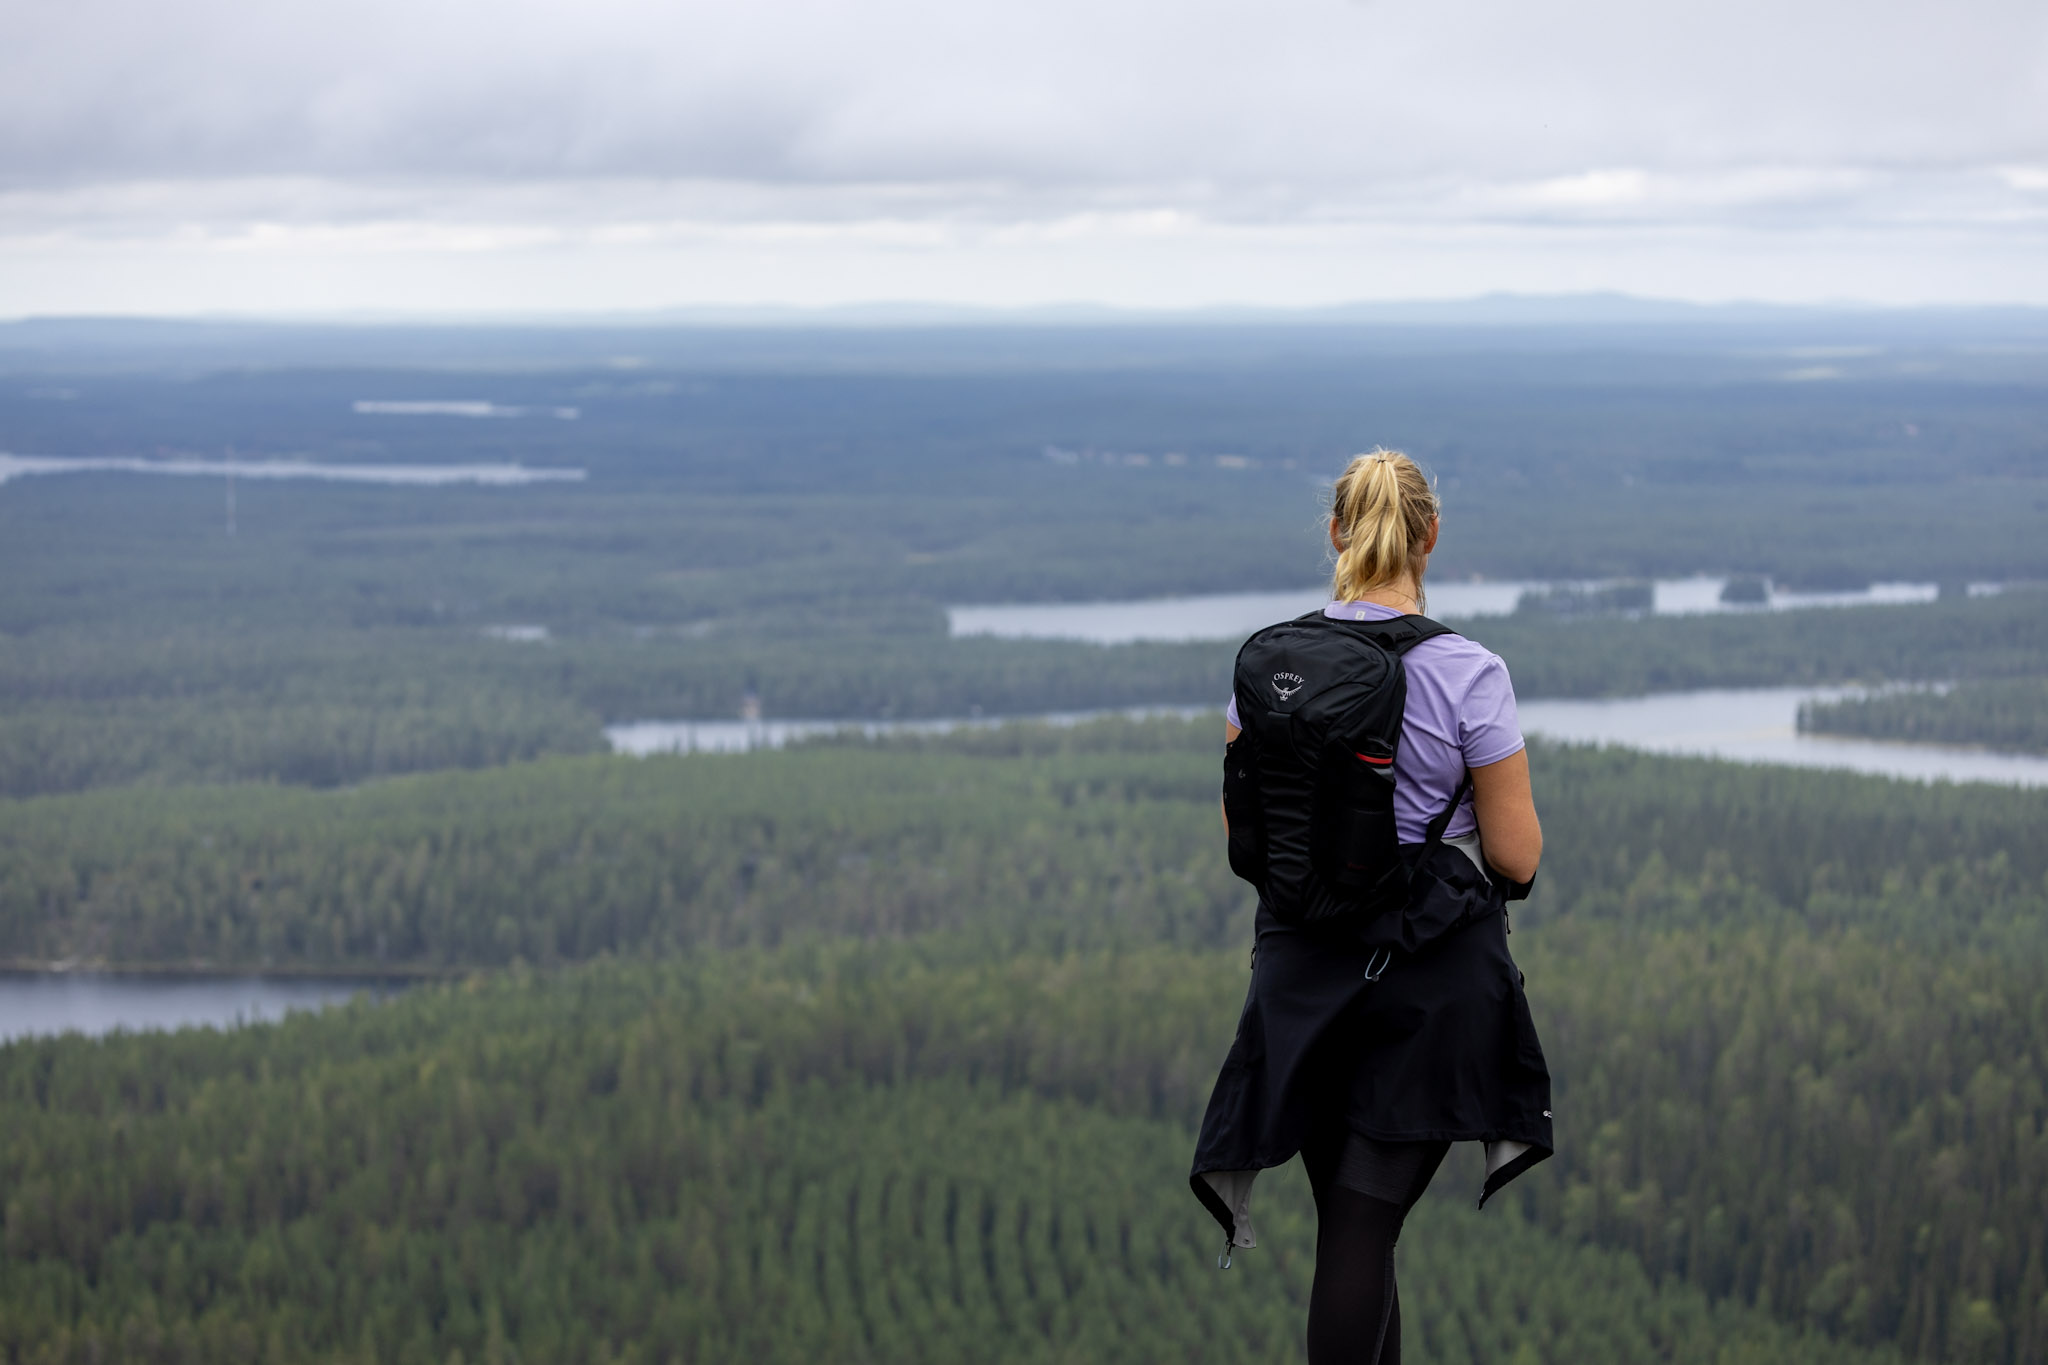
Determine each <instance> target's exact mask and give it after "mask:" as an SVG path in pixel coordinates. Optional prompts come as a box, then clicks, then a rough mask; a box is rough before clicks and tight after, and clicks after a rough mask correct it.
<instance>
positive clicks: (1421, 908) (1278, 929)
mask: <svg viewBox="0 0 2048 1365" xmlns="http://www.w3.org/2000/svg"><path fill="white" fill-rule="evenodd" d="M1403 853H1404V855H1405V856H1408V857H1410V858H1411V859H1413V860H1414V867H1413V886H1414V895H1413V897H1412V898H1411V901H1410V904H1409V908H1408V910H1407V911H1406V912H1405V913H1398V914H1390V915H1382V916H1380V917H1378V918H1377V919H1375V920H1374V921H1372V922H1371V923H1369V924H1367V925H1366V926H1364V927H1363V928H1356V929H1341V930H1338V929H1317V928H1299V927H1289V926H1287V925H1283V924H1281V923H1280V922H1279V921H1278V920H1277V919H1276V918H1275V917H1274V916H1273V915H1272V913H1271V911H1270V910H1269V909H1268V908H1267V907H1266V906H1265V905H1264V904H1263V903H1262V904H1261V905H1260V907H1259V915H1258V921H1257V946H1256V948H1255V950H1254V952H1253V958H1252V982H1251V988H1250V990H1249V991H1248V993H1247V994H1246V996H1245V1002H1244V1012H1243V1014H1242V1015H1241V1016H1240V1017H1239V1019H1238V1025H1237V1037H1236V1039H1235V1041H1233V1042H1232V1043H1231V1046H1230V1053H1229V1055H1228V1056H1227V1057H1226V1058H1225V1059H1224V1062H1223V1070H1222V1072H1221V1073H1220V1074H1219V1075H1218V1076H1217V1078H1216V1087H1215V1089H1214V1091H1213V1092H1212V1093H1211V1094H1210V1097H1209V1107H1208V1111H1207V1113H1206V1114H1205V1115H1204V1116H1203V1119H1202V1132H1201V1137H1200V1139H1199V1140H1198V1141H1197V1143H1196V1146H1195V1161H1194V1170H1193V1172H1192V1174H1191V1175H1190V1177H1189V1183H1190V1184H1191V1185H1192V1186H1193V1188H1194V1191H1195V1194H1196V1196H1197V1197H1198V1198H1199V1199H1201V1201H1202V1203H1203V1205H1204V1206H1205V1207H1207V1208H1208V1210H1209V1211H1210V1213H1212V1214H1214V1215H1215V1217H1216V1220H1217V1221H1218V1222H1219V1223H1221V1224H1222V1225H1223V1231H1224V1235H1225V1236H1226V1238H1227V1239H1228V1244H1229V1246H1236V1247H1249V1246H1256V1245H1257V1239H1256V1237H1255V1236H1254V1234H1253V1232H1252V1227H1251V1219H1250V1197H1251V1185H1252V1181H1253V1179H1254V1178H1255V1177H1256V1176H1257V1174H1258V1173H1259V1172H1260V1171H1262V1170H1265V1169H1267V1168H1269V1167H1273V1166H1279V1165H1281V1164H1283V1163H1285V1162H1286V1161H1288V1160H1289V1159H1291V1158H1292V1157H1293V1156H1294V1155H1295V1154H1296V1153H1297V1152H1299V1151H1300V1150H1301V1148H1302V1146H1303V1144H1304V1142H1305V1141H1306V1139H1307V1138H1308V1136H1309V1134H1310V1133H1311V1132H1315V1131H1319V1130H1321V1129H1322V1128H1323V1126H1324V1125H1339V1126H1343V1127H1348V1128H1350V1129H1351V1130H1353V1131H1355V1132H1358V1133H1361V1134H1363V1135H1365V1136H1366V1137H1369V1138H1374V1139H1377V1140H1379V1141H1382V1142H1422V1141H1450V1142H1482V1143H1485V1144H1486V1146H1487V1163H1486V1165H1487V1174H1486V1182H1485V1185H1484V1188H1483V1189H1482V1191H1481V1193H1480V1197H1479V1202H1480V1204H1481V1205H1484V1204H1485V1202H1486V1200H1487V1199H1488V1198H1490V1197H1491V1196H1492V1195H1493V1194H1494V1193H1495V1192H1496V1191H1497V1190H1499V1189H1500V1188H1501V1186H1503V1185H1505V1184H1506V1183H1507V1182H1508V1181H1510V1180H1512V1179H1514V1178H1515V1177H1516V1176H1517V1175H1520V1174H1521V1173H1522V1172H1523V1171H1525V1170H1527V1169H1529V1168H1530V1167H1531V1166H1534V1165H1535V1164H1536V1163H1537V1162H1539V1161H1542V1160H1543V1159H1544V1158H1546V1157H1548V1156H1549V1155H1550V1154H1551V1151H1552V1146H1551V1119H1550V1071H1549V1068H1548V1067H1547V1066H1546V1065H1545V1063H1544V1060H1543V1049H1542V1046H1541V1044H1540V1043H1539V1042H1538V1041H1537V1038H1536V1028H1535V1025H1534V1024H1533V1023H1532V1022H1531V1021H1530V1018H1529V1006H1528V1002H1527V1000H1526V999H1524V997H1523V980H1522V974H1521V972H1520V971H1519V970H1518V969H1517V968H1516V966H1515V964H1514V960H1513V959H1512V958H1511V957H1509V956H1508V949H1507V914H1506V908H1507V907H1506V898H1505V897H1506V893H1505V891H1504V889H1503V887H1502V886H1501V885H1499V884H1498V883H1497V882H1496V881H1495V880H1494V879H1493V878H1491V877H1489V876H1488V875H1487V874H1486V873H1485V872H1484V871H1483V870H1482V867H1481V859H1480V858H1479V856H1478V853H1477V847H1476V841H1473V840H1469V839H1465V840H1452V841H1448V842H1445V843H1440V844H1434V845H1433V846H1432V845H1407V846H1404V848H1403ZM1226 1255H1227V1248H1226Z"/></svg>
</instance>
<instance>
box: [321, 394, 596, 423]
mask: <svg viewBox="0 0 2048 1365" xmlns="http://www.w3.org/2000/svg"><path fill="white" fill-rule="evenodd" d="M353 411H355V412H358V413H363V414H367V415H369V416H373V417H553V418H555V419H557V420H558V421H563V422H573V421H575V420H576V419H577V418H578V417H580V416H582V415H583V413H582V409H580V408H557V407H539V408H533V407H513V406H509V405H507V404H504V403H486V402H482V401H480V400H478V399H474V398H429V399H416V398H358V399H357V400H356V401H355V406H354V409H353Z"/></svg>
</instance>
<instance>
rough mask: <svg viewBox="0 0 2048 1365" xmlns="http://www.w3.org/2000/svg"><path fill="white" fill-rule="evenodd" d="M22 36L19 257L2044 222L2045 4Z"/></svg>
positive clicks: (1475, 5)
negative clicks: (86, 252)
mask: <svg viewBox="0 0 2048 1365" xmlns="http://www.w3.org/2000/svg"><path fill="white" fill-rule="evenodd" d="M9 20H10V22H9V28H10V33H9V41H8V42H7V43H6V44H0V252H4V251H12V252H16V253H17V254H18V253H20V252H24V251H29V252H40V251H50V250H60V251H68V250H71V249H73V248H79V249H83V248H84V247H90V246H92V245H93V244H101V245H106V244H115V243H120V242H123V241H145V240H146V241H148V242H151V243H154V244H157V245H164V244H174V245H175V244H179V243H182V244H184V245H186V246H189V247H190V248H191V249H193V250H198V251H208V252H222V251H229V252H233V251H240V252H251V253H261V252H265V251H269V252H273V253H275V252H279V251H287V250H289V251H314V250H332V251H340V252H354V253H367V254H376V253H380V252H381V253H394V252H427V253H432V252H453V253H490V252H506V251H530V250H553V249H560V250H592V251H594V250H612V249H625V248H635V249H638V248H649V247H655V246H660V245H663V244H667V245H670V246H676V245H678V244H680V245H684V246H688V245H691V244H702V243H719V244H723V245H725V246H730V247H734V248H735V249H737V248H738V247H742V246H744V247H747V248H748V249H752V248H754V247H764V248H765V247H787V246H792V245H801V244H803V243H806V242H809V243H814V244H815V243H829V244H831V245H833V246H834V248H835V249H836V248H837V247H839V246H858V247H862V248H863V249H868V250H873V251H886V252H903V251H919V250H971V249H979V248H982V247H987V248H995V247H1021V246H1027V245H1028V246H1030V247H1031V248H1032V249H1037V248H1038V247H1041V246H1047V245H1049V244H1051V245H1056V244H1058V243H1061V242H1068V243H1086V242H1100V241H1112V242H1119V243H1121V242H1129V241H1139V240H1179V241H1197V240H1221V239H1224V238H1232V234H1236V237H1235V238H1233V240H1238V239H1242V238H1243V236H1244V234H1247V233H1250V234H1254V235H1257V234H1264V236H1263V237H1262V238H1261V240H1264V241H1267V242H1269V243H1271V242H1275V241H1280V240H1282V239H1283V238H1285V237H1286V235H1287V234H1297V235H1299V234H1307V235H1308V236H1309V237H1314V236H1315V235H1316V234H1318V233H1320V234H1323V238H1324V239H1326V240H1332V241H1333V240H1336V239H1337V238H1342V237H1344V235H1345V234H1346V233H1350V234H1352V235H1353V237H1356V236H1357V234H1359V233H1361V232H1365V231H1366V230H1367V229H1370V230H1371V231H1372V232H1382V231H1383V230H1384V231H1391V232H1396V233H1398V232H1399V231H1401V230H1404V228H1406V227H1410V226H1413V227H1420V228H1437V229H1442V230H1444V231H1467V232H1480V233H1483V232H1486V231H1491V230H1492V229H1494V228H1500V227H1507V228H1514V229H1516V230H1521V231H1528V232H1551V231H1568V230H1577V229H1585V230H1608V229H1613V228H1616V227H1617V226H1625V225H1635V226H1638V227H1662V228H1668V229H1672V230H1681V229H1682V230H1694V229H1700V228H1712V227H1716V226H1719V227H1724V228H1728V229H1731V230H1735V229H1739V230H1742V231H1747V232H1758V233H1782V232H1809V233H1811V232H1824V233H1840V232H1843V231H1853V232H1884V231H1893V230H1896V231H1900V232H1908V231H1911V232H1920V231H1924V230H1927V229H1929V228H1930V227H1932V228H1939V229H1941V230H1944V231H1947V230H1950V229H1958V228H1960V229H1967V230H1968V231H1972V232H1983V233H2005V234H2015V233H2018V234H2035V235H2038V232H2039V228H2040V225H2041V217H2042V214H2043V213H2044V211H2048V203H2044V198H2048V196H2044V195H2043V193H2042V186H2043V185H2044V184H2048V178H2044V174H2043V172H2042V171H2041V170H2040V167H2041V166H2042V165H2043V164H2044V162H2048V7H2044V6H2042V5H2040V4H2039V3H2038V0H2025V2H2024V3H2022V2H2021V0H1966V2H1965V3H1960V4H1944V5H1935V4H1932V3H1919V2H1917V0H1916V3H1899V2H1898V0H1875V2H1874V3H1852V2H1851V0H1773V2H1772V3H1764V0H1728V2H1727V3H1722V4H1718V5H1713V6H1706V5H1690V6H1672V5H1647V4H1643V3H1641V0H1554V3H1551V4H1548V5H1530V4H1528V3H1526V0H1371V3H1366V4H1360V3H1353V2H1350V0H1265V2H1264V3H1258V4H1254V3H1249V2H1248V0H1177V2H1176V3H1167V0H1034V3H1032V4H1029V5H1021V4H1016V3H1010V4H1003V5H995V4H988V3H977V2H976V0H864V3H862V4H858V5H855V4H852V3H847V2H846V0H757V3H752V4H733V3H730V0H719V2H718V3H712V2H711V0H660V2H657V0H579V3H577V4H573V5H571V4H564V3H561V0H351V3H348V4H335V3H332V0H317V2H316V0H18V2H17V3H16V4H15V5H14V6H13V7H12V8H11V10H10V16H9ZM4 306H5V300H4V298H0V307H4Z"/></svg>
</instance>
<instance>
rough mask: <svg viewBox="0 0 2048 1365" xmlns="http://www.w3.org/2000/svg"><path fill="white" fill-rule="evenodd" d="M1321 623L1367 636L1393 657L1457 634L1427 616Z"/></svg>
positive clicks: (1334, 620)
mask: <svg viewBox="0 0 2048 1365" xmlns="http://www.w3.org/2000/svg"><path fill="white" fill-rule="evenodd" d="M1302 619H1303V620H1306V619H1308V618H1306V617H1303V618H1302ZM1323 619H1324V620H1326V621H1328V622H1329V623H1330V624H1331V625H1334V626H1342V627H1344V628H1346V629H1349V630H1352V631H1355V632H1357V633H1358V634H1360V635H1370V636H1371V637H1372V638H1373V641H1374V643H1376V644H1378V645H1379V646H1380V647H1381V648H1383V649H1387V650H1391V651H1392V652H1393V653H1395V654H1406V653H1407V652H1408V651H1409V650H1411V649H1413V648H1415V646H1417V645H1419V644H1421V643H1422V642H1423V641H1424V640H1434V639H1435V638H1436V637H1437V636H1439V635H1456V634H1457V633H1458V632H1457V631H1455V630H1453V629H1451V628H1450V627H1449V626H1447V625H1445V624H1444V623H1443V622H1441V621H1432V620H1430V619H1429V618H1428V617H1427V616H1395V617H1392V618H1390V619H1388V620H1384V621H1346V620H1342V619H1340V618H1338V617H1334V616H1326V617H1324V618H1323Z"/></svg>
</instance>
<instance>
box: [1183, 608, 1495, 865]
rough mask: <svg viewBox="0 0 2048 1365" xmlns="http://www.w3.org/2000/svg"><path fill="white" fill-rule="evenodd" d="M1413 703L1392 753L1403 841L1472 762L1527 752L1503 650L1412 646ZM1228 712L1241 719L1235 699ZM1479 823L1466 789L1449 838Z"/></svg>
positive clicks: (1417, 836) (1383, 615)
mask: <svg viewBox="0 0 2048 1365" xmlns="http://www.w3.org/2000/svg"><path fill="white" fill-rule="evenodd" d="M1323 615H1325V616H1332V617H1335V618H1336V619H1338V620H1340V621H1391V620H1393V619H1394V618H1395V617H1397V616H1399V615H1401V613H1400V612H1398V611H1395V610H1394V609H1393V608H1392V607H1383V606H1381V605H1380V604H1379V603H1377V602H1332V603H1330V604H1329V605H1328V606H1326V607H1324V608H1323ZM1404 665H1405V668H1406V671H1407V674H1408V709H1407V711H1406V712H1405V713H1404V714H1403V715H1402V718H1401V749H1400V752H1399V753H1398V754H1396V755H1395V758H1394V831H1395V835H1396V837H1397V838H1399V839H1400V840H1401V842H1402V843H1404V844H1419V843H1421V842H1422V840H1423V837H1424V835H1426V834H1427V833H1428V831H1429V822H1430V821H1431V820H1433V819H1435V818H1436V816H1437V814H1438V813H1439V812H1441V811H1442V810H1443V808H1444V803H1445V802H1446V801H1449V800H1450V799H1451V793H1452V792H1454V791H1456V790H1457V789H1458V782H1459V780H1460V779H1461V778H1463V777H1464V776H1465V770H1466V769H1467V768H1483V767H1485V766H1486V765H1487V764H1489V763H1498V762H1500V761H1501V760H1502V759H1504V758H1507V757H1509V756H1511V755H1513V754H1517V753H1520V752H1521V751H1522V747H1523V743H1522V727H1521V723H1520V721H1519V720H1517V718H1516V716H1515V688H1514V684H1513V683H1511V682H1509V681H1508V666H1507V665H1506V664H1504V663H1502V662H1501V658H1500V655H1498V654H1494V653H1492V652H1490V651H1489V650H1488V649H1487V648H1486V647H1485V646H1484V645H1480V644H1477V643H1475V642H1474V641H1471V640H1468V639H1466V638H1465V637H1464V636H1462V635H1439V636H1437V637H1436V638H1435V639H1434V640H1424V641H1423V642H1422V643H1421V644H1419V645H1417V646H1415V647H1414V648H1413V649H1411V650H1409V651H1408V653H1407V655H1406V657H1405V659H1404ZM1223 715H1224V718H1225V719H1226V720H1228V721H1229V722H1230V723H1231V724H1232V725H1236V724H1237V723H1238V720H1237V698H1236V697H1232V698H1231V699H1230V705H1229V706H1228V707H1226V708H1225V709H1224V712H1223ZM1478 827H1479V820H1478V817H1476V816H1475V815H1473V813H1472V798H1471V797H1470V796H1469V795H1468V796H1467V797H1466V798H1465V800H1464V803H1463V804H1462V805H1460V806H1459V808H1458V813H1457V814H1456V815H1453V816H1452V817H1451V825H1450V828H1449V829H1447V830H1445V831H1444V835H1445V837H1446V838H1457V837H1458V836H1459V835H1463V834H1470V833H1471V832H1472V831H1473V830H1475V829H1477V828H1478Z"/></svg>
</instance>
